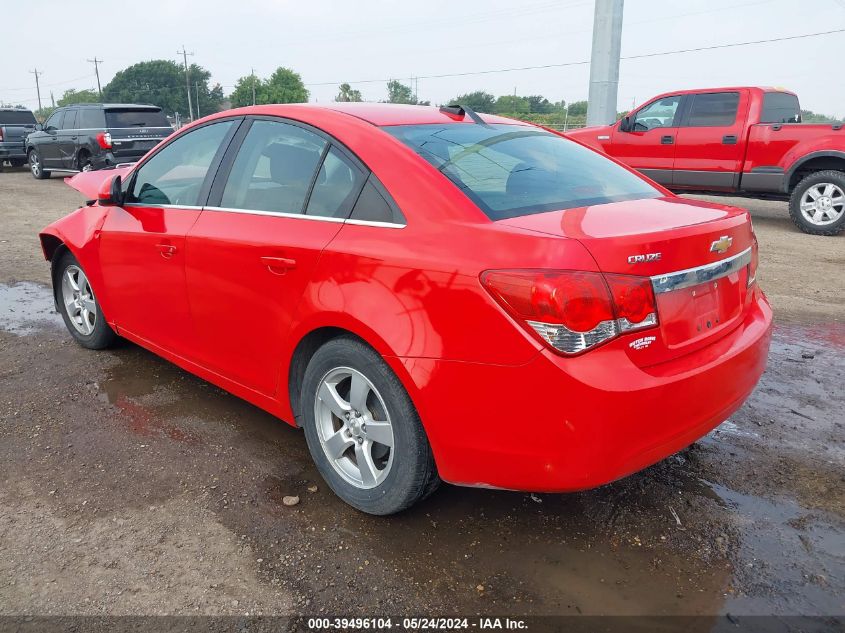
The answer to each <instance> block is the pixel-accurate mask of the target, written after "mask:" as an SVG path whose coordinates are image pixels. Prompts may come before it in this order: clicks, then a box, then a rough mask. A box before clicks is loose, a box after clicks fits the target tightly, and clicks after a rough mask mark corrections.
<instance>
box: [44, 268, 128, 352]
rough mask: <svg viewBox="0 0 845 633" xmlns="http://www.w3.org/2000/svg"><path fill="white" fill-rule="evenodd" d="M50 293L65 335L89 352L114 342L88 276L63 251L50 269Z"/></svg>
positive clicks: (113, 334) (113, 335)
mask: <svg viewBox="0 0 845 633" xmlns="http://www.w3.org/2000/svg"><path fill="white" fill-rule="evenodd" d="M53 293H54V295H55V297H56V305H57V306H58V307H59V312H60V313H61V315H62V319H64V322H65V326H67V329H68V332H70V335H71V336H72V337H73V338H74V339H75V340H76V342H77V343H79V344H80V345H82V347H86V348H88V349H104V348H106V347H109V346H110V345H112V344H113V343H114V341H115V339H116V338H117V335H116V334H115V333H114V330H112V329H111V327H110V326H109V324H108V323H106V319H105V317H104V316H103V311H102V309H101V308H100V303H99V302H98V301H97V298H96V297H95V296H94V290H93V289H92V288H91V283H90V282H89V281H88V276H87V275H86V274H85V272H84V271H83V270H82V267H81V266H80V265H79V262H78V261H77V260H76V257H74V256H73V254H72V253H71V252H70V251H65V252H64V253H63V254H62V255H61V257H60V259H59V261H58V262H56V266H55V267H54V268H53Z"/></svg>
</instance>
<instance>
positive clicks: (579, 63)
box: [305, 28, 845, 86]
mask: <svg viewBox="0 0 845 633" xmlns="http://www.w3.org/2000/svg"><path fill="white" fill-rule="evenodd" d="M835 33H845V28H842V29H834V30H831V31H820V32H818V33H804V34H802V35H789V36H785V37H773V38H769V39H764V40H750V41H747V42H732V43H730V44H713V45H711V46H697V47H695V48H680V49H677V50H672V51H659V52H655V53H641V54H639V55H623V56H622V58H621V59H645V58H648V57H662V56H666V55H679V54H682V53H695V52H699V51H711V50H716V49H722V48H736V47H738V46H752V45H757V44H770V43H773V42H785V41H788V40H799V39H806V38H809V37H820V36H822V35H833V34H835ZM589 63H590V60H588V59H587V60H582V61H577V62H563V63H558V64H541V65H538V66H519V67H515V68H495V69H490V70H474V71H469V72H462V73H441V74H438V75H417V76H416V78H417V79H444V78H447V77H468V76H470V75H493V74H496V73H511V72H517V71H521V70H542V69H545V68H564V67H566V66H585V65H588V64H589ZM392 79H395V77H390V78H384V79H362V80H360V81H347V82H346V83H348V84H369V83H382V82H385V81H391V80H392ZM401 79H406V80H407V79H409V77H401ZM338 83H341V82H338V81H321V82H313V83H307V84H305V85H306V86H333V85H335V84H338Z"/></svg>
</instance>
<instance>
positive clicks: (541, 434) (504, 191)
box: [41, 104, 772, 514]
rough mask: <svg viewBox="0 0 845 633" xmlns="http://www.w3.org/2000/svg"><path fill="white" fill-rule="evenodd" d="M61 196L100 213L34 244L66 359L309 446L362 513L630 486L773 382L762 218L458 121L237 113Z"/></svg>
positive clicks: (562, 148) (202, 124)
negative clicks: (113, 369) (127, 356)
mask: <svg viewBox="0 0 845 633" xmlns="http://www.w3.org/2000/svg"><path fill="white" fill-rule="evenodd" d="M104 178H105V179H106V180H105V181H104V180H103V179H104ZM71 184H73V185H74V186H75V187H77V188H78V189H80V190H81V191H83V192H86V193H89V196H90V197H92V198H97V199H96V200H95V201H92V202H91V203H89V204H88V205H86V206H84V207H82V208H81V209H79V210H77V211H75V212H74V213H71V214H70V215H68V216H67V217H65V218H63V219H61V220H59V221H57V222H55V223H54V224H52V225H50V226H49V227H47V228H46V229H45V230H44V231H43V232H42V233H41V241H42V245H43V249H44V254H45V256H46V258H47V259H48V260H50V262H51V263H52V270H53V282H54V283H53V285H54V292H55V296H56V305H57V306H58V308H59V310H60V311H61V313H62V315H63V317H64V320H65V322H66V324H67V327H68V330H69V331H70V333H71V335H72V336H73V337H74V338H75V339H76V340H77V341H78V342H79V343H80V344H82V345H83V346H85V347H88V348H91V349H100V348H104V347H107V346H108V345H109V344H110V343H111V342H112V341H113V340H114V339H115V337H116V336H118V335H119V336H122V337H125V338H127V339H129V340H131V341H134V342H135V343H137V344H139V345H141V346H143V347H145V348H147V349H149V350H151V351H153V352H154V353H156V354H159V355H161V356H163V357H164V358H167V359H168V360H170V361H172V362H174V363H176V364H177V365H179V366H180V367H183V368H184V369H186V370H188V371H190V372H192V373H195V374H197V375H199V376H201V377H203V378H205V379H206V380H208V381H210V382H212V383H214V384H216V385H219V386H220V387H222V388H224V389H227V390H228V391H230V392H232V393H234V394H236V395H238V396H240V397H242V398H244V399H246V400H249V401H250V402H252V403H254V404H256V405H258V406H259V407H262V408H263V409H266V410H267V411H269V412H271V413H273V414H274V415H276V416H278V417H279V418H281V419H282V420H285V421H287V422H288V423H290V424H292V425H296V426H299V427H302V428H303V429H304V430H305V437H306V440H307V443H308V448H309V450H310V451H311V454H312V456H313V458H314V461H315V462H316V464H317V467H318V468H319V470H320V473H321V474H322V476H323V477H324V478H325V480H326V482H327V483H328V485H329V486H331V488H332V489H333V490H334V491H335V492H336V493H337V494H338V495H339V496H340V497H342V498H343V499H344V500H345V501H347V502H348V503H350V504H351V505H353V506H354V507H356V508H359V509H360V510H363V511H365V512H370V513H373V514H388V513H392V512H396V511H399V510H402V509H403V508H407V507H408V506H410V505H411V504H413V503H414V502H416V501H418V500H420V499H422V498H424V497H425V496H426V495H428V494H430V493H431V492H432V491H433V490H434V489H435V488H436V486H437V484H438V483H439V482H440V481H441V480H444V481H447V482H451V483H455V484H461V485H467V486H483V487H492V488H509V489H520V490H536V491H571V490H579V489H584V488H590V487H594V486H598V485H601V484H604V483H606V482H609V481H612V480H614V479H617V478H619V477H623V476H625V475H627V474H630V473H633V472H635V471H637V470H640V469H642V468H644V467H646V466H648V465H650V464H652V463H654V462H656V461H658V460H660V459H662V458H663V457H665V456H667V455H670V454H671V453H674V452H676V451H678V450H680V449H681V448H683V447H685V446H687V445H688V444H690V443H691V442H693V441H695V440H696V439H698V438H699V437H701V436H702V435H704V434H705V433H707V432H708V431H710V430H711V429H712V428H713V427H715V426H716V425H718V424H719V423H720V422H722V421H723V420H725V419H726V418H727V417H728V416H730V415H731V413H733V412H734V411H735V410H736V409H737V408H738V407H739V406H740V405H741V404H742V402H743V401H744V400H745V398H746V397H747V396H748V395H749V393H750V392H751V390H752V389H753V388H754V386H755V384H756V383H757V380H758V379H759V377H760V375H761V373H762V372H763V369H764V367H765V364H766V356H767V351H768V347H769V340H770V334H771V323H772V313H771V309H770V307H769V304H768V302H767V301H766V298H765V296H764V295H763V293H762V291H761V290H760V289H759V288H758V286H757V284H756V283H755V273H756V267H757V245H756V239H755V237H754V233H753V230H752V227H751V221H750V218H749V215H748V213H747V212H746V211H744V210H741V209H737V208H733V207H728V206H723V205H716V204H708V203H704V202H693V201H688V200H682V199H679V198H677V197H675V196H673V195H672V194H671V193H669V192H668V191H666V190H665V189H663V188H661V187H660V186H659V185H656V184H654V183H653V182H651V181H649V180H647V179H645V178H643V177H642V176H640V175H638V174H637V173H635V172H633V171H632V170H630V169H628V168H627V167H625V166H623V165H621V164H619V163H617V162H614V161H613V160H610V159H608V158H606V157H604V156H601V155H600V154H598V153H596V152H594V151H593V150H591V149H589V148H587V147H585V146H583V145H580V144H578V143H577V142H574V141H571V140H568V139H566V138H563V137H562V136H560V135H558V134H555V133H553V132H549V131H546V130H543V129H541V128H538V127H534V126H531V125H527V124H524V123H520V122H517V121H513V120H509V119H504V118H499V117H493V116H486V115H485V116H484V117H481V116H479V115H477V114H476V113H474V112H472V111H471V110H469V109H468V108H467V109H464V108H459V107H446V108H440V109H437V108H430V107H416V106H394V105H384V104H330V105H322V104H321V105H319V106H316V105H286V106H261V107H251V108H244V109H240V110H231V111H227V112H222V113H220V114H217V115H213V116H211V117H207V118H205V119H203V120H201V121H198V122H197V123H195V124H193V125H191V126H188V127H186V128H184V129H183V130H181V131H180V132H179V133H177V134H175V135H173V136H172V137H170V138H168V139H167V140H166V141H164V142H163V143H162V144H160V145H159V146H158V147H156V148H155V149H154V150H153V151H151V152H150V153H149V154H148V155H147V156H146V157H145V158H144V159H143V160H142V161H141V162H140V163H139V164H137V165H136V166H134V167H133V168H131V169H122V170H116V171H115V172H111V174H108V173H106V172H93V173H86V174H80V175H78V176H76V177H74V179H73V181H72V183H71Z"/></svg>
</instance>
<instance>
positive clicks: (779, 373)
mask: <svg viewBox="0 0 845 633" xmlns="http://www.w3.org/2000/svg"><path fill="white" fill-rule="evenodd" d="M718 201H719V202H728V201H730V202H731V203H734V204H738V205H740V206H746V207H750V208H751V210H752V214H753V216H754V224H755V228H756V230H757V234H758V237H759V240H760V252H761V265H760V283H761V285H762V286H763V287H764V289H765V290H766V291H767V292H768V294H769V296H770V298H771V300H772V303H773V305H774V307H775V312H776V319H777V328H776V332H775V339H774V342H773V346H772V353H771V358H770V362H769V368H768V370H767V372H766V374H765V375H764V377H763V379H762V381H761V383H760V385H759V387H758V388H757V390H756V391H755V393H754V394H753V395H752V397H751V398H750V399H749V401H748V402H747V403H746V405H745V406H744V407H743V408H742V409H741V410H740V411H739V412H738V413H737V414H735V415H734V416H733V417H732V418H731V419H730V420H728V421H726V422H725V423H724V424H722V425H721V426H720V427H719V428H718V429H717V430H715V431H714V432H713V433H711V434H710V435H709V436H707V437H706V438H704V439H703V440H701V441H700V442H698V443H696V444H695V445H693V446H692V447H690V448H689V449H687V450H685V451H683V452H682V453H680V454H678V455H675V456H673V457H671V458H669V459H667V460H665V461H663V462H661V463H659V464H657V465H655V466H653V467H651V468H649V469H647V470H645V471H644V472H642V473H639V474H637V475H634V476H631V477H628V478H626V479H624V480H622V481H619V482H616V483H614V484H611V485H608V486H604V487H603V488H600V489H598V490H593V491H590V492H584V493H578V494H570V495H527V494H519V493H508V492H493V491H485V490H474V489H466V488H455V487H450V486H444V487H443V488H441V490H440V491H439V492H438V493H436V494H435V495H434V496H433V497H432V498H430V499H429V500H427V501H426V502H425V503H423V504H420V505H419V506H417V507H415V508H413V509H412V510H410V511H408V512H406V513H403V514H401V515H399V516H395V517H388V518H373V517H369V516H365V515H362V514H360V513H357V512H355V511H354V510H352V509H350V508H348V507H347V506H345V505H344V504H342V503H341V502H340V501H338V500H337V499H336V498H335V497H334V496H333V495H332V494H331V492H330V491H328V490H327V488H326V487H325V486H324V485H323V484H322V482H321V480H320V479H319V476H318V474H317V472H316V470H315V469H314V467H313V466H312V465H311V461H310V457H309V455H308V451H307V448H306V446H305V442H304V438H303V437H302V435H301V433H300V432H299V431H297V430H294V429H292V428H290V427H288V426H287V425H285V424H282V423H279V422H278V421H277V420H275V419H274V418H272V417H271V416H269V415H267V414H266V413H263V412H262V411H260V410H258V409H256V408H254V407H252V406H250V405H248V404H246V403H244V402H242V401H240V400H238V399H236V398H234V397H232V396H230V395H228V394H226V393H225V392H223V391H221V390H219V389H217V388H215V387H213V386H211V385H209V384H208V383H205V382H203V381H202V380H200V379H198V378H195V377H193V376H191V375H189V374H187V373H185V372H183V371H181V370H179V369H177V368H176V367H174V366H172V365H170V364H169V363H167V362H165V361H163V360H161V359H159V358H157V357H155V356H153V355H152V354H150V353H148V352H146V351H144V350H142V349H140V348H138V347H136V346H134V345H130V344H128V343H127V344H123V345H121V346H119V347H118V348H116V349H114V350H111V351H108V352H90V351H87V350H84V349H82V348H80V347H78V346H76V345H75V344H73V343H72V341H71V339H70V337H69V336H68V335H67V334H66V333H65V332H64V331H63V329H62V328H63V326H62V324H61V321H60V319H59V318H58V317H57V316H56V315H55V314H54V312H53V308H52V300H51V296H50V291H49V289H48V287H47V286H46V285H45V284H46V283H47V282H48V279H49V278H48V268H47V265H46V264H45V263H44V261H43V260H42V258H41V254H40V249H39V246H38V242H37V237H36V233H37V231H38V230H39V229H40V228H41V227H42V226H44V225H46V224H47V223H49V222H50V221H52V220H53V219H55V218H57V217H59V216H61V215H63V214H64V213H66V212H68V211H70V210H71V209H73V208H74V207H75V205H77V204H78V203H79V202H80V197H79V195H78V194H76V192H74V191H72V190H71V189H70V188H68V187H67V186H65V185H64V184H63V183H62V182H60V180H59V179H58V178H54V179H52V180H50V181H45V182H37V181H35V180H33V179H32V178H31V177H30V176H29V175H28V174H27V173H26V172H22V171H21V172H9V171H7V172H4V173H0V314H2V315H3V319H2V321H1V322H0V615H12V614H36V615H46V614H57V615H58V614H86V615H126V614H162V613H167V614H179V615H191V614H239V615H243V614H245V613H249V614H251V615H255V614H259V613H261V614H294V613H297V614H300V613H307V614H320V613H331V614H345V615H353V614H359V615H368V616H372V615H384V614H402V613H416V614H435V615H443V614H450V613H462V614H467V615H469V614H475V613H508V614H534V615H536V614H605V613H613V614H649V615H662V614H683V615H709V614H726V613H730V614H770V613H777V614H782V615H791V614H803V615H831V614H843V613H845V599H843V596H845V468H843V466H845V443H843V437H845V428H843V427H845V413H844V412H845V395H843V390H842V384H843V379H845V324H843V318H844V317H845V307H843V302H845V277H843V275H842V270H843V268H842V264H843V263H845V235H843V236H840V237H834V238H820V237H811V236H808V235H804V234H802V233H800V232H799V231H798V230H797V229H795V228H794V227H793V226H792V224H791V222H790V220H789V218H788V216H787V214H786V205H785V203H783V202H765V201H756V200H741V199H739V200H737V199H730V200H729V199H725V198H718ZM315 486H316V488H315ZM285 495H299V497H300V499H301V501H300V503H299V504H298V505H296V506H294V507H287V506H285V505H284V504H283V503H282V498H283V497H284V496H285Z"/></svg>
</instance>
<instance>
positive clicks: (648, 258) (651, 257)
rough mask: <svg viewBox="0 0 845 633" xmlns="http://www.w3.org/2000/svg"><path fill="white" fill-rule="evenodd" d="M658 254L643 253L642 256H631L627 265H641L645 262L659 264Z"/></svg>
mask: <svg viewBox="0 0 845 633" xmlns="http://www.w3.org/2000/svg"><path fill="white" fill-rule="evenodd" d="M660 256H661V254H660V253H645V254H643V255H631V256H630V257H629V258H628V263H629V264H643V263H645V262H659V261H660Z"/></svg>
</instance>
